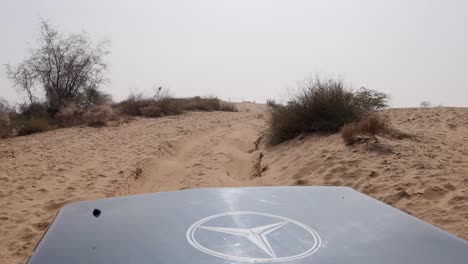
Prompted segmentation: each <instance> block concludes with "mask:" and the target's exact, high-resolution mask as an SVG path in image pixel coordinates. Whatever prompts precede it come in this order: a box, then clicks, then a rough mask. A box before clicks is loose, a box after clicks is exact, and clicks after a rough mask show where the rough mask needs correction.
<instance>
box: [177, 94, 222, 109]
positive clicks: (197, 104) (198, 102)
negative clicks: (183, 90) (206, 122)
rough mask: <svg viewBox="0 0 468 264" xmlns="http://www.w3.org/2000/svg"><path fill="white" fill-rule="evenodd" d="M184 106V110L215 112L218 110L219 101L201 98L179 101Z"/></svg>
mask: <svg viewBox="0 0 468 264" xmlns="http://www.w3.org/2000/svg"><path fill="white" fill-rule="evenodd" d="M181 100H182V101H183V103H184V105H185V109H186V110H191V111H194V110H197V111H206V112H211V111H216V110H219V109H220V106H221V101H220V100H219V99H218V98H215V97H208V98H201V97H199V96H195V97H192V98H183V99H181Z"/></svg>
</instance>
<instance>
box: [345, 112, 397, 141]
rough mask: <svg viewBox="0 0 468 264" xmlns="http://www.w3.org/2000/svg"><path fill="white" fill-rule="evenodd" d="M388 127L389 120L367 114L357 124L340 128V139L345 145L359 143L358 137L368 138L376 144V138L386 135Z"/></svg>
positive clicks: (375, 114)
mask: <svg viewBox="0 0 468 264" xmlns="http://www.w3.org/2000/svg"><path fill="white" fill-rule="evenodd" d="M389 127H390V126H389V120H388V119H387V118H386V117H382V116H380V115H378V114H377V113H369V114H366V115H365V116H364V117H363V118H361V119H360V120H359V121H357V122H353V123H349V124H346V125H344V126H343V127H342V128H341V137H342V138H343V141H344V142H345V144H346V145H353V144H355V143H357V142H359V141H360V138H359V136H369V137H371V138H372V139H374V141H376V142H378V140H377V137H376V136H377V135H382V134H386V133H387V132H388V131H389Z"/></svg>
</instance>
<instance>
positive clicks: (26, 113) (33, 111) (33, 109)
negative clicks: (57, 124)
mask: <svg viewBox="0 0 468 264" xmlns="http://www.w3.org/2000/svg"><path fill="white" fill-rule="evenodd" d="M18 118H20V119H23V120H26V119H48V118H49V112H48V106H47V103H46V102H33V103H30V104H27V103H23V104H20V105H19V114H18Z"/></svg>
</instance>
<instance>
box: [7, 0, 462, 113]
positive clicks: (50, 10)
mask: <svg viewBox="0 0 468 264" xmlns="http://www.w3.org/2000/svg"><path fill="white" fill-rule="evenodd" d="M467 11H468V1H466V0H459V1H457V0H445V1H443V0H441V1H433V0H386V1H383V0H381V1H379V0H347V1H345V0H342V1H338V0H304V1H295V0H283V1H277V0H231V1H225V0H198V1H195V0H194V1H177V0H167V1H156V0H152V1H151V0H148V1H116V0H102V1H97V0H87V1H83V0H80V1H64V0H56V1H41V0H29V1H26V0H24V1H23V0H11V1H7V0H0V33H1V35H2V38H1V41H0V64H6V63H13V64H16V63H18V62H19V61H21V59H23V58H24V57H25V56H26V54H27V53H26V52H27V50H28V48H30V47H32V46H34V44H35V40H36V39H37V36H38V29H39V23H38V22H39V18H40V17H43V18H46V19H48V20H49V21H50V22H51V23H52V24H54V25H56V26H57V27H58V29H59V30H60V31H62V32H64V33H67V32H80V31H82V30H85V31H87V32H88V33H89V34H90V35H91V36H92V37H93V39H94V40H100V39H108V40H110V43H111V45H110V51H111V55H110V56H109V57H108V62H109V64H110V68H109V79H110V82H109V83H108V84H107V85H106V86H105V90H106V91H108V92H110V93H112V95H113V96H114V99H116V100H120V99H122V98H124V97H125V96H126V95H127V94H128V92H129V89H132V90H134V89H139V90H146V91H147V92H148V94H150V91H151V88H152V87H153V86H155V85H163V86H167V87H170V88H171V89H172V91H173V92H174V93H175V94H176V95H178V96H190V95H217V96H219V97H221V98H223V99H226V100H227V99H229V98H230V99H231V100H233V101H239V100H241V99H242V98H244V99H245V100H252V101H253V100H256V101H264V100H265V99H267V98H276V99H280V98H281V95H283V94H284V92H285V91H286V90H287V89H291V88H293V87H295V85H296V83H297V81H299V80H301V79H303V78H304V77H306V76H307V75H310V74H315V73H318V74H321V75H322V76H336V77H341V78H342V79H344V80H345V81H347V82H348V83H349V84H351V85H352V86H353V87H354V88H359V87H360V86H367V87H369V88H372V89H377V90H381V91H385V92H387V93H389V94H391V95H392V105H393V106H417V105H418V104H419V102H421V101H423V100H426V101H430V102H432V103H434V104H443V105H447V106H468V100H467V99H468V15H467ZM0 97H4V98H7V99H9V100H19V99H20V98H21V96H20V95H19V94H18V93H17V92H16V91H15V90H14V89H13V88H12V85H11V83H10V82H9V81H8V79H7V78H6V76H5V71H4V68H2V69H1V71H0Z"/></svg>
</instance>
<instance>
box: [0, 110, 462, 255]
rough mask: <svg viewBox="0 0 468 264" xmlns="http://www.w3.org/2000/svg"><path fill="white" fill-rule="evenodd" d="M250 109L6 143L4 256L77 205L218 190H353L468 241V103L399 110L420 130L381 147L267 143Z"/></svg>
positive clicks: (404, 121) (1, 218) (321, 141)
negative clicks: (159, 193) (62, 209)
mask: <svg viewBox="0 0 468 264" xmlns="http://www.w3.org/2000/svg"><path fill="white" fill-rule="evenodd" d="M239 108H241V110H243V111H241V112H238V113H227V112H213V113H188V114H185V115H183V116H178V117H166V118H160V119H136V120H134V121H131V122H129V123H126V124H120V125H118V126H117V125H116V126H109V127H103V128H89V127H76V128H69V129H61V130H56V131H52V132H48V133H43V134H37V135H32V136H28V137H20V138H13V139H8V140H1V141H0V186H1V188H0V237H1V239H0V263H7V264H9V263H20V262H21V261H23V260H24V258H25V257H27V255H28V254H30V252H31V250H32V248H33V246H34V245H35V243H36V242H37V241H38V239H39V238H40V236H41V234H42V233H43V231H44V230H45V229H46V228H47V226H48V224H49V223H50V221H51V220H52V218H53V216H54V214H55V213H56V212H57V210H58V208H60V207H61V206H63V205H65V204H67V203H70V202H73V201H78V200H85V199H94V198H102V197H109V196H116V195H128V194H137V193H146V192H156V191H167V190H179V189H186V188H197V187H215V186H258V185H267V186H268V185H340V186H350V187H353V188H355V189H356V190H358V191H361V192H363V193H365V194H368V195H370V196H372V197H374V198H377V199H379V200H381V201H383V202H386V203H388V204H391V205H393V206H395V207H397V208H400V209H402V210H403V211H406V212H408V213H410V214H412V215H414V216H416V217H418V218H421V219H423V220H425V221H427V222H429V223H432V224H434V225H436V226H439V227H441V228H443V229H445V230H447V231H449V232H451V233H453V234H455V235H458V236H460V237H462V238H464V239H468V144H467V143H466V142H468V109H464V108H427V109H391V110H387V111H386V113H387V114H388V115H389V116H390V117H391V120H392V123H393V124H394V126H395V127H397V128H398V129H400V130H401V131H404V132H407V133H410V134H412V135H413V136H412V137H410V138H406V139H401V140H397V139H387V138H382V139H380V140H381V145H380V146H379V147H375V146H367V147H366V146H364V145H363V146H358V147H347V146H344V145H343V143H342V141H341V138H340V137H339V135H328V136H327V135H322V136H306V137H302V138H301V137H300V139H296V140H293V141H291V142H288V143H286V144H282V145H279V146H275V147H266V146H265V142H264V140H262V134H263V132H264V130H265V129H266V127H267V121H266V120H267V115H268V113H267V108H266V107H265V106H262V105H254V104H242V105H239ZM301 202H305V203H307V201H301Z"/></svg>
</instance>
